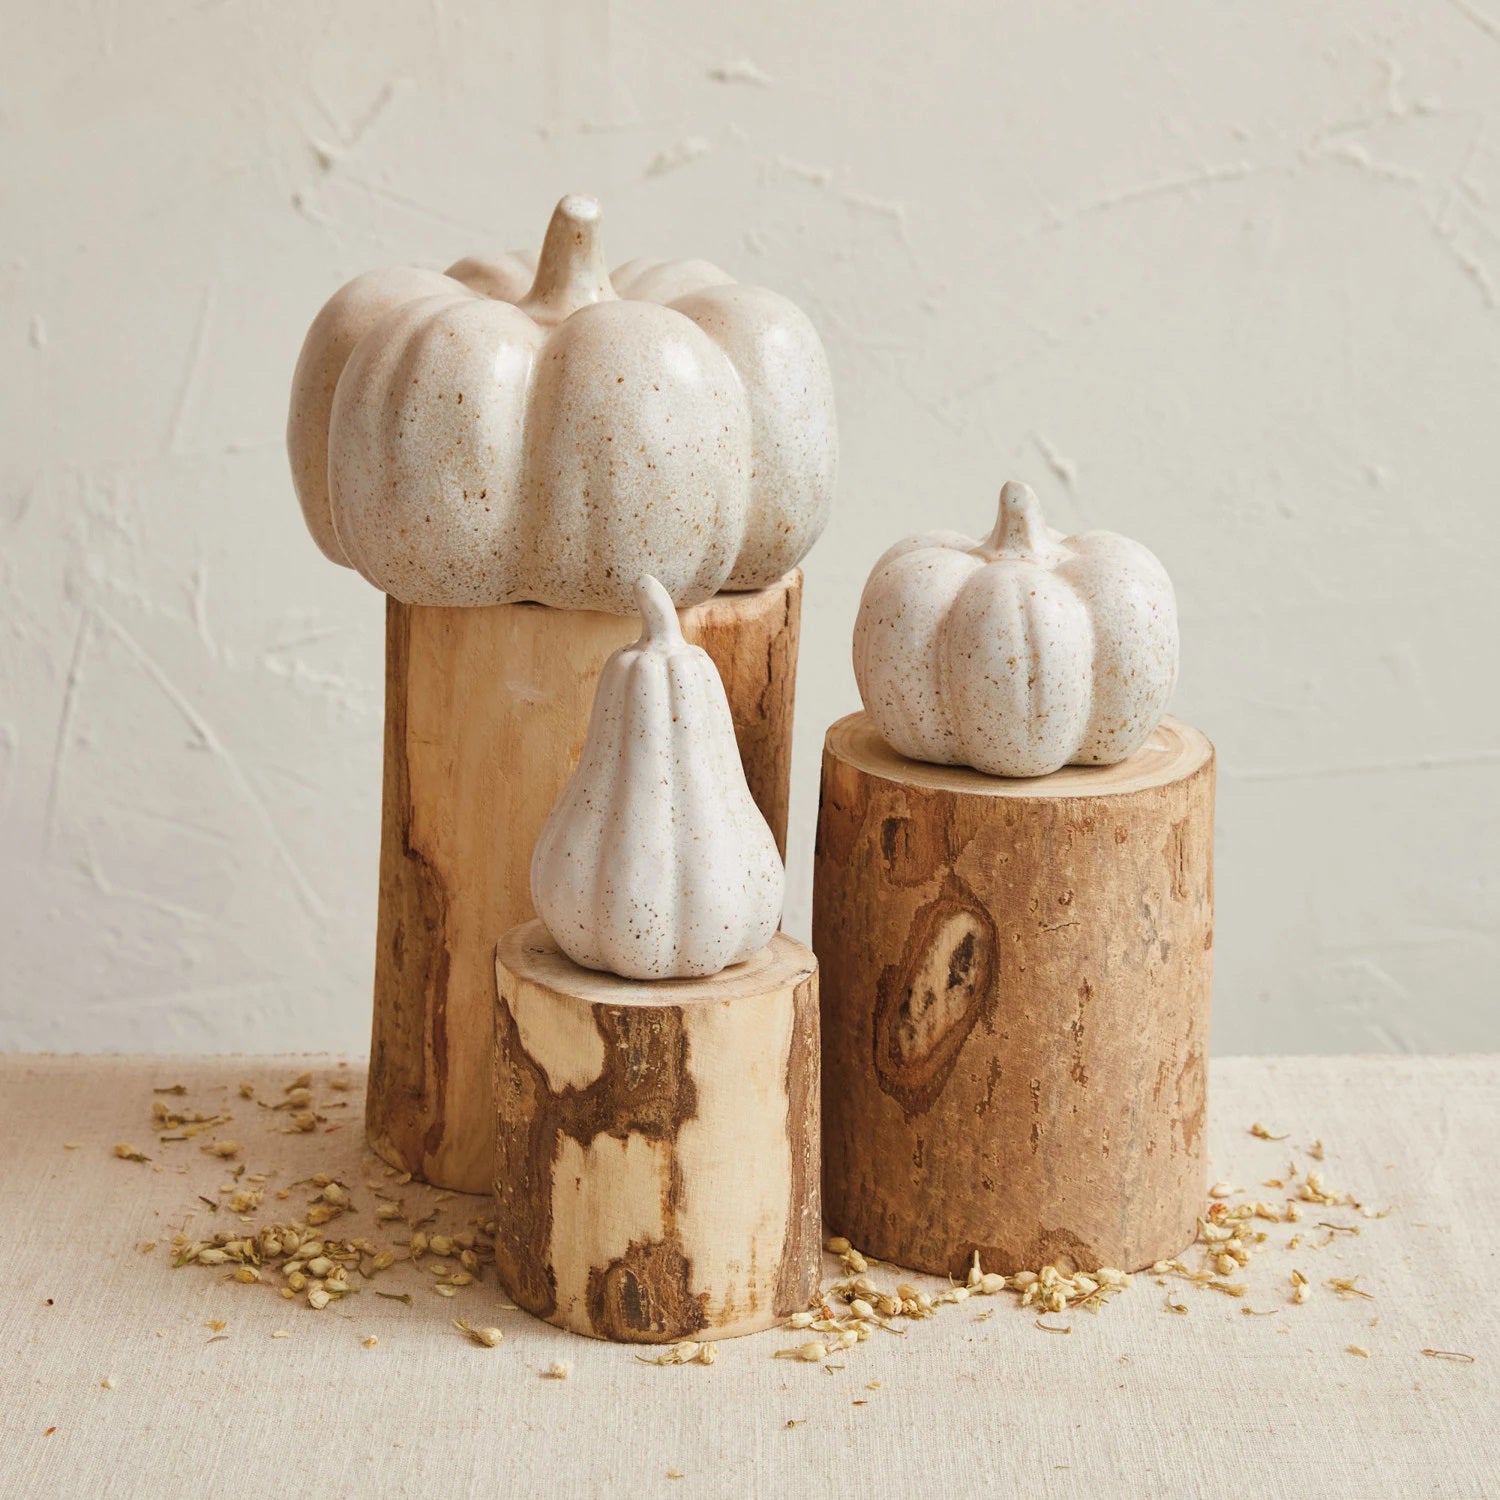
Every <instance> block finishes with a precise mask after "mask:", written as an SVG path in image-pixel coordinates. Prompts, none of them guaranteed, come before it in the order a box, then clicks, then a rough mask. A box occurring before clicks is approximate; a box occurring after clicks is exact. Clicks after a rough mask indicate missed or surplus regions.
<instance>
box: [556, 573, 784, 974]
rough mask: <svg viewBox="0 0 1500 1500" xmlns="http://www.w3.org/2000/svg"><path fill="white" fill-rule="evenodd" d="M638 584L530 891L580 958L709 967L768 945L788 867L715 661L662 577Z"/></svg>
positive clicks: (567, 949)
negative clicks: (633, 620) (633, 616)
mask: <svg viewBox="0 0 1500 1500" xmlns="http://www.w3.org/2000/svg"><path fill="white" fill-rule="evenodd" d="M635 594H636V598H637V601H638V604H639V607H640V611H641V618H642V630H641V635H640V638H639V639H638V640H636V641H635V642H633V643H632V644H631V645H629V646H625V647H623V648H622V649H621V650H619V651H616V652H615V653H614V655H613V656H611V657H610V658H609V660H608V661H607V662H606V663H605V665H604V671H603V673H602V674H601V676H600V679H599V689H598V692H597V693H596V695H595V698H594V709H593V715H592V717H591V719H590V722H589V731H588V736H587V738H586V740H585V742H584V746H583V753H582V755H581V756H580V757H579V762H578V768H577V770H576V771H574V773H573V777H572V779H571V780H570V781H569V782H568V784H567V786H566V787H565V788H564V789H563V793H562V795H561V796H560V797H559V798H558V800H557V804H556V806H555V807H554V808H553V809H552V813H551V815H550V817H549V818H548V819H547V822H546V825H545V826H544V827H543V829H542V832H541V835H540V837H539V838H538V839H537V843H536V849H535V852H534V854H533V855H532V861H531V899H532V904H533V905H534V906H535V908H536V911H537V915H538V916H539V917H541V919H542V922H543V924H544V925H545V926H546V928H547V931H548V932H549V933H551V935H552V937H553V940H554V941H555V942H556V943H557V945H558V947H559V948H561V949H562V950H563V952H564V953H566V954H567V955H568V957H569V958H571V959H572V960H573V962H574V963H576V964H579V965H581V966H582V967H583V968H586V969H599V970H604V971H606V972H608V973H612V974H618V975H620V976H621V977H622V978H625V979H640V980H655V979H687V978H695V977H703V976H707V975H711V974H717V973H718V972H719V971H720V970H721V969H724V968H727V967H728V966H729V965H731V964H736V963H741V962H743V961H744V960H746V959H748V958H751V957H752V956H754V955H755V954H756V953H758V952H760V950H761V949H762V948H764V947H765V945H766V944H767V943H768V942H769V941H770V939H771V936H772V934H773V933H774V932H775V931H776V927H777V924H778V922H779V921H780V919H781V906H782V899H783V896H784V892H785V883H786V873H785V870H784V868H783V866H782V863H781V858H780V856H779V854H778V853H777V850H776V841H775V839H774V838H773V837H772V834H771V830H770V828H769V826H768V825H767V823H766V820H765V818H764V817H763V816H762V815H761V812H760V809H759V808H758V807H757V806H756V805H755V802H754V800H753V799H752V798H751V796H750V790H749V788H748V786H747V785H746V783H745V773H744V770H743V767H742V766H741V764H740V757H739V751H738V749H737V747H736V745H735V738H734V725H733V722H732V720H731V718H730V714H729V703H728V700H727V699H726V698H725V696H724V688H723V684H722V683H721V682H720V680H719V674H718V671H717V670H716V669H715V667H714V664H713V661H712V660H711V659H710V657H709V656H708V654H707V652H705V651H702V650H700V649H699V648H698V647H697V646H693V645H689V644H688V642H687V641H685V640H684V639H683V635H682V630H681V628H680V626H679V623H678V619H677V611H676V608H675V607H674V605H673V603H672V600H671V597H670V595H669V594H668V593H667V591H666V590H665V589H664V588H663V587H662V585H661V584H660V583H659V582H658V581H657V580H656V579H655V578H650V577H645V578H641V579H640V580H638V582H637V583H636V585H635Z"/></svg>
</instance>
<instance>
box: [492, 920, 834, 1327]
mask: <svg viewBox="0 0 1500 1500" xmlns="http://www.w3.org/2000/svg"><path fill="white" fill-rule="evenodd" d="M495 975H496V982H497V987H498V992H499V1003H498V1006H497V1008H496V1026H495V1031H496V1047H495V1109H496V1115H497V1118H498V1123H499V1130H498V1143H497V1149H496V1153H495V1196H496V1234H495V1264H496V1268H497V1269H498V1271H499V1275H500V1281H501V1284H502V1285H503V1286H504V1288H505V1290H506V1291H507V1292H508V1293H509V1295H510V1296H511V1298H512V1299H513V1300H514V1301H515V1302H516V1304H517V1305H518V1306H520V1307H524V1308H525V1309H526V1310H527V1311H528V1312H532V1313H535V1314H536V1315H537V1316H538V1317H541V1318H545V1319H546V1320H547V1321H548V1322H549V1323H556V1324H557V1325H558V1326H559V1327H562V1328H570V1329H572V1330H573V1331H574V1332H575V1333H585V1334H590V1335H592V1336H594V1337H595V1338H604V1339H615V1340H618V1341H621V1342H625V1343H645V1344H653V1343H663V1342H669V1341H673V1340H677V1339H689V1338H691V1339H702V1338H709V1337H715V1338H730V1337H733V1336H735V1335H738V1334H743V1333H754V1332H756V1331H757V1330H759V1329H763V1328H769V1327H771V1326H773V1325H774V1324H775V1323H776V1322H777V1321H778V1320H780V1319H782V1318H784V1317H786V1316H787V1315H788V1314H789V1313H792V1312H794V1311H797V1310H799V1309H801V1308H804V1307H806V1306H807V1304H808V1299H809V1298H810V1297H811V1296H812V1295H813V1293H814V1292H815V1291H816V1289H817V1285H818V1275H819V1269H820V1250H821V1227H820V1217H819V1205H818V994H817V992H818V981H817V963H816V960H815V959H814V958H813V956H812V953H811V951H810V950H809V949H807V948H805V947H804V946H803V945H802V944H801V943H797V942H794V941H793V940H792V939H791V938H788V937H786V936H785V935H784V934H782V933H777V934H776V936H775V937H774V938H772V940H771V942H770V945H769V946H768V947H766V948H765V949H763V950H762V951H761V952H760V953H759V954H758V955H757V956H756V957H755V958H752V959H750V960H748V961H747V962H745V963H743V964H737V965H735V966H734V967H733V968H731V969H726V970H725V971H724V972H723V973H721V974H716V975H714V976H713V977H712V978H710V979H686V980H659V981H656V982H654V983H642V982H639V981H632V980H625V979H618V978H616V977H615V976H614V975H612V974H600V973H597V972H595V971H593V970H590V969H581V968H579V967H578V966H577V965H576V964H574V963H573V962H572V960H571V959H569V958H567V957H566V956H565V955H564V954H562V953H560V952H559V951H558V948H557V945H556V944H555V943H554V942H553V941H552V939H551V937H549V936H548V934H547V930H546V929H545V928H544V927H543V926H542V924H541V923H540V922H536V921H533V922H529V923H527V924H525V925H524V926H522V927H518V928H514V929H512V930H511V931H510V932H509V933H507V934H506V936H505V937H504V938H503V939H502V940H501V942H500V945H499V948H498V950H497V954H496V963H495Z"/></svg>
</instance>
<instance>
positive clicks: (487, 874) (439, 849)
mask: <svg viewBox="0 0 1500 1500" xmlns="http://www.w3.org/2000/svg"><path fill="white" fill-rule="evenodd" d="M801 594H802V575H801V572H800V571H795V570H794V571H793V572H791V573H789V574H787V576H786V577H785V578H783V579H782V580H781V582H780V583H778V584H776V585H775V586H774V587H772V588H769V589H764V590H762V591H760V592H759V593H749V594H720V595H718V596H717V597H716V598H713V599H710V600H707V601H706V602H705V603H703V604H698V605H694V606H692V607H691V608H689V609H685V610H683V611H682V615H681V619H682V629H683V634H684V635H685V636H686V637H687V639H688V640H690V641H693V642H695V643H696V644H698V645H700V646H702V647H703V648H704V650H706V651H707V652H708V653H709V655H710V656H712V657H713V658H714V661H715V663H716V664H717V665H718V668H719V672H720V675H721V676H722V677H723V679H724V689H725V692H726V694H727V695H728V698H729V706H730V712H731V714H732V716H733V718H734V726H735V734H736V737H737V739H738V742H739V747H740V757H741V760H742V762H743V763H744V767H745V777H746V780H747V781H748V782H749V785H750V791H751V793H752V795H753V796H754V797H755V800H756V802H757V804H758V805H759V807H760V809H761V811H762V812H763V813H764V814H765V816H766V821H767V822H768V823H769V824H770V825H771V831H772V832H773V833H774V834H775V835H776V840H777V844H778V845H779V846H780V847H781V848H782V850H783V852H784V851H785V844H786V816H787V795H788V789H789V777H790V762H791V743H792V694H793V686H794V682H795V677H796V667H797V637H798V623H799V615H800V609H801ZM639 633H640V621H639V619H638V618H637V617H635V616H617V615H606V614H599V613H595V612H592V611H585V610H558V609H547V608H544V607H542V606H540V605H529V604H510V605H497V606H494V607H490V608H475V609H438V608H427V607H422V606H414V605H405V604H401V603H398V602H397V601H396V600H394V599H393V600H390V601H389V602H388V607H387V613H386V723H385V787H384V794H383V799H382V830H381V848H380V907H379V918H378V923H377V931H376V956H375V1015H374V1026H373V1035H372V1043H371V1058H370V1086H369V1094H368V1097H367V1102H366V1110H365V1124H366V1130H367V1134H368V1136H369V1140H370V1144H371V1146H372V1147H373V1148H374V1149H375V1151H377V1152H378V1153H379V1154H380V1155H381V1156H382V1157H384V1159H385V1160H386V1161H388V1162H391V1163H392V1164H394V1165H395V1166H398V1167H400V1168H402V1169H403V1170H405V1171H408V1172H410V1173H411V1174H412V1175H413V1176H415V1177H420V1178H423V1179H425V1180H426V1181H428V1182H431V1183H434V1184H436V1185H438V1186H440V1187H447V1188H455V1189H458V1190H460V1191H463V1192H471V1193H479V1192H488V1191H489V1184H490V1177H491V1159H492V1156H493V1153H494V1108H493V1104H492V1100H491V1093H490V1077H491V1051H492V1041H493V1034H494V994H495V991H494V967H493V962H494V946H495V940H496V938H497V937H498V936H499V935H500V934H501V933H503V932H505V931H507V930H508V929H509V928H511V927H513V926H515V925H516V924H517V923H519V922H523V921H525V920H527V919H528V918H529V917H531V916H532V915H533V912H532V907H531V893H530V869H531V854H532V849H533V848H534V846H535V844H536V839H537V835H538V834H539V833H540V832H541V828H542V824H543V823H544V822H545V821H546V818H547V815H548V813H549V812H551V810H552V804H553V803H554V802H555V801H556V799H557V796H558V794H559V793H560V792H561V791H562V788H563V786H564V785H565V783H566V782H567V779H568V777H569V776H570V775H571V774H572V771H573V767H574V766H575V765H576V763H577V760H578V755H579V751H580V750H581V749H582V746H583V739H584V734H585V732H586V730H587V728H588V721H589V713H590V710H591V708H592V705H593V698H594V688H595V685H596V684H597V682H598V678H599V672H600V670H601V668H602V667H603V665H604V661H605V658H606V657H608V656H609V654H610V653H611V652H612V651H614V650H616V649H617V648H618V647H620V646H623V645H626V644H628V643H629V642H630V641H632V640H634V639H635V638H636V636H637V635H638V634H639Z"/></svg>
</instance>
